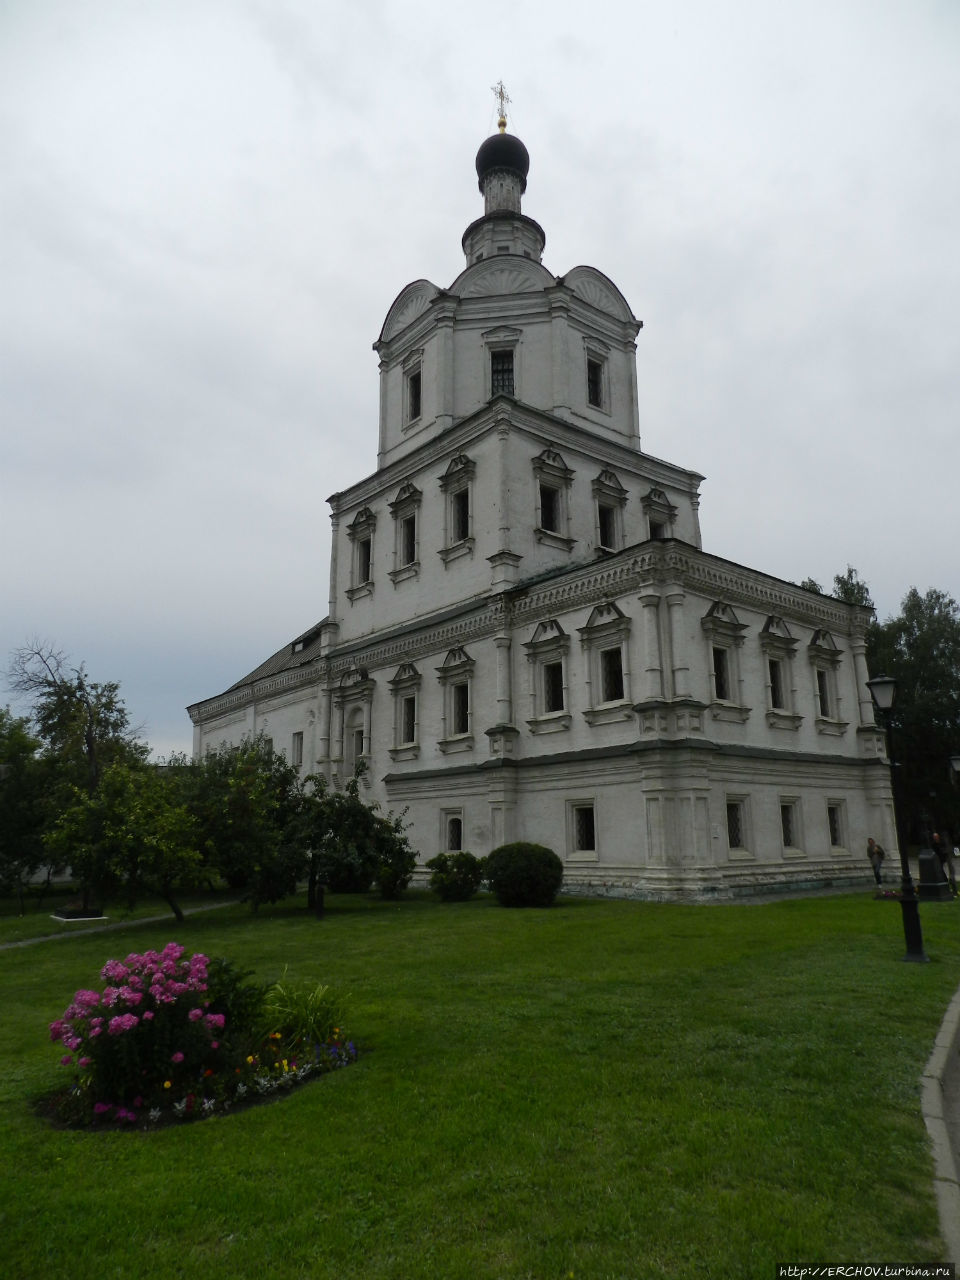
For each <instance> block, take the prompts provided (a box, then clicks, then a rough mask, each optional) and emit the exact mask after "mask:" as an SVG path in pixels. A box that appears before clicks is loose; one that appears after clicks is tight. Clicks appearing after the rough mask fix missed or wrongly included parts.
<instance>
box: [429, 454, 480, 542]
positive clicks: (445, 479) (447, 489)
mask: <svg viewBox="0 0 960 1280" xmlns="http://www.w3.org/2000/svg"><path fill="white" fill-rule="evenodd" d="M476 473H477V464H476V463H475V462H474V461H473V460H472V459H471V458H468V457H467V455H466V454H465V453H458V454H457V455H456V456H455V457H453V458H451V459H450V463H449V465H448V466H447V469H446V471H445V472H444V473H443V475H442V476H438V477H437V480H438V483H439V485H440V492H441V493H442V494H443V497H444V502H443V546H442V547H441V548H440V550H439V552H438V553H437V554H438V555H439V556H440V559H441V560H442V561H443V563H444V565H448V564H449V563H450V562H451V561H452V560H459V559H460V558H461V557H462V556H467V557H472V556H473V548H474V542H475V538H474V536H473V511H474V501H473V494H474V477H475V476H476ZM464 491H466V494H467V535H466V537H457V536H455V535H456V534H457V513H456V496H457V494H459V493H463V492H464Z"/></svg>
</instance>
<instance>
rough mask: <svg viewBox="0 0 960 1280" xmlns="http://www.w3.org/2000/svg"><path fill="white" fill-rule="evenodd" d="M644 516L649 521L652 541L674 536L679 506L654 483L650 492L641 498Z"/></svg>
mask: <svg viewBox="0 0 960 1280" xmlns="http://www.w3.org/2000/svg"><path fill="white" fill-rule="evenodd" d="M640 505H641V507H642V508H643V514H644V518H645V520H646V522H647V538H648V539H650V540H651V541H654V542H656V541H662V540H663V539H664V538H674V537H676V533H675V532H674V526H675V524H676V519H677V510H678V508H677V507H675V506H674V505H673V503H672V502H671V501H670V499H669V498H668V497H667V495H666V494H665V493H664V491H663V490H662V489H658V488H657V487H656V485H654V486H653V487H652V488H651V489H650V491H649V493H646V494H644V496H643V497H642V498H641V499H640Z"/></svg>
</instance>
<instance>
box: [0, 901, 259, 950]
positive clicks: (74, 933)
mask: <svg viewBox="0 0 960 1280" xmlns="http://www.w3.org/2000/svg"><path fill="white" fill-rule="evenodd" d="M233 906H236V900H233V901H231V902H209V903H206V904H205V905H204V906H202V907H184V910H183V914H184V915H185V916H195V915H196V914H197V912H198V911H216V910H217V909H218V908H220V907H233ZM164 920H168V921H169V920H172V921H173V923H174V924H176V923H177V921H176V918H175V917H174V914H173V912H172V911H168V912H166V913H165V914H164V915H162V916H141V917H140V918H139V919H137V920H116V921H114V922H113V923H112V924H97V925H94V926H93V928H92V929H61V931H60V932H59V933H45V934H41V935H40V936H39V937H36V938H21V939H20V941H19V942H0V951H10V950H12V949H13V948H14V947H32V946H34V945H35V944H36V943H38V942H56V941H57V939H59V938H79V937H84V938H85V937H86V936H87V934H89V933H112V932H113V931H114V930H115V929H133V928H136V926H137V925H138V924H162V923H163V922H164Z"/></svg>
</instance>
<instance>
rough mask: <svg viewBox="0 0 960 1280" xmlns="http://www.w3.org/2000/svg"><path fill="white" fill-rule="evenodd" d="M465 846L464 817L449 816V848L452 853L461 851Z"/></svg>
mask: <svg viewBox="0 0 960 1280" xmlns="http://www.w3.org/2000/svg"><path fill="white" fill-rule="evenodd" d="M462 848H463V819H462V818H448V819H447V849H448V850H449V851H450V852H452V853H459V852H460V850H461V849H462Z"/></svg>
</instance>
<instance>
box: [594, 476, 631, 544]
mask: <svg viewBox="0 0 960 1280" xmlns="http://www.w3.org/2000/svg"><path fill="white" fill-rule="evenodd" d="M590 487H591V489H592V490H593V520H594V525H593V530H594V539H595V544H596V549H597V551H602V552H605V553H611V552H614V551H619V550H620V549H621V547H623V545H624V534H623V509H624V507H625V506H626V505H627V491H626V489H625V488H624V487H623V485H622V484H621V483H620V481H619V479H618V478H617V476H616V475H615V474H614V472H612V471H607V470H604V471H601V472H600V474H599V475H598V476H597V478H596V480H594V481H593V482H592V484H591V486H590ZM601 507H605V508H607V509H608V510H609V511H610V512H611V518H612V520H613V535H614V545H613V546H611V545H610V544H609V543H607V542H604V540H603V536H602V533H603V529H602V524H601V520H600V508H601Z"/></svg>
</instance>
